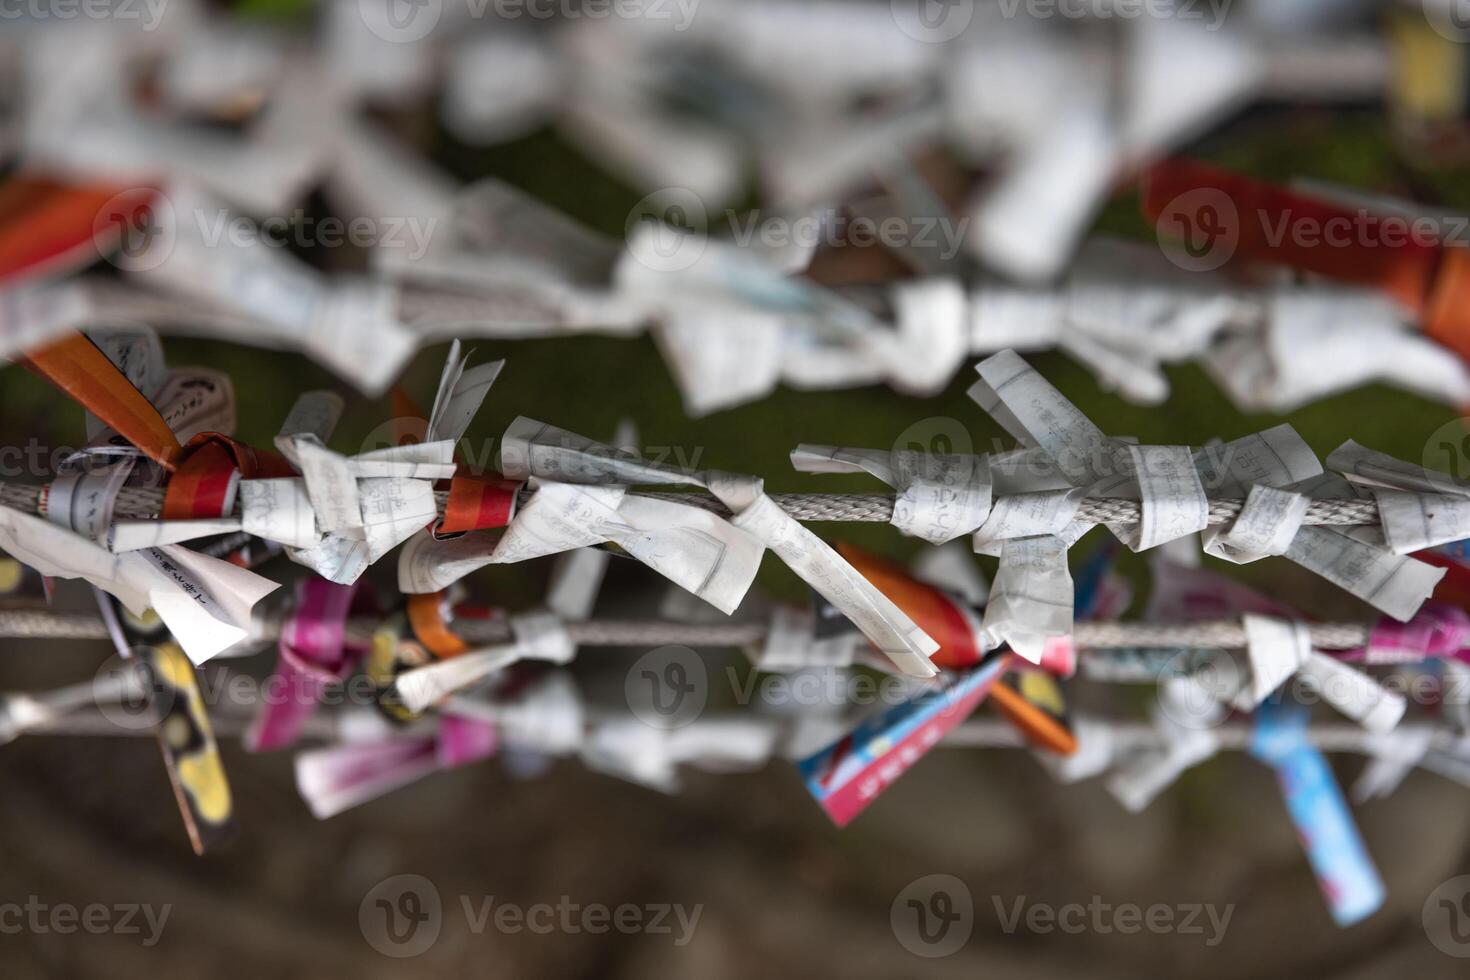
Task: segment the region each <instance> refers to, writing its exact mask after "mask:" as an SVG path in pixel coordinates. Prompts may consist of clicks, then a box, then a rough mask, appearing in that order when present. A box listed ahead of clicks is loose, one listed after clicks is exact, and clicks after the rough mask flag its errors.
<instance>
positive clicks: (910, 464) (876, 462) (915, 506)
mask: <svg viewBox="0 0 1470 980" xmlns="http://www.w3.org/2000/svg"><path fill="white" fill-rule="evenodd" d="M791 465H792V466H794V467H795V468H796V469H798V470H800V471H802V472H803V473H856V472H865V473H869V474H872V475H873V476H875V477H877V478H878V479H879V480H882V481H883V482H884V483H886V484H888V485H889V486H890V487H893V488H894V489H895V490H897V491H898V496H897V498H896V499H895V501H894V505H893V518H892V519H891V520H890V521H889V523H891V524H892V525H893V526H894V527H896V528H898V529H899V530H900V531H902V532H903V533H904V534H908V535H912V536H913V537H918V538H923V539H924V540H925V541H928V542H930V543H931V544H943V543H944V542H946V541H953V540H954V539H955V538H958V537H962V536H964V535H966V534H969V533H971V532H972V531H974V530H975V529H976V528H978V527H979V526H980V525H981V524H983V523H985V518H986V517H987V516H988V515H989V514H990V497H991V486H990V461H989V460H988V459H986V458H985V457H984V456H974V455H968V454H949V455H938V454H931V453H917V452H912V451H909V450H900V451H898V452H892V453H888V452H883V451H881V450H876V449H840V448H838V447H836V446H813V445H807V444H805V443H803V444H802V445H800V446H797V447H796V448H795V449H793V450H792V451H791Z"/></svg>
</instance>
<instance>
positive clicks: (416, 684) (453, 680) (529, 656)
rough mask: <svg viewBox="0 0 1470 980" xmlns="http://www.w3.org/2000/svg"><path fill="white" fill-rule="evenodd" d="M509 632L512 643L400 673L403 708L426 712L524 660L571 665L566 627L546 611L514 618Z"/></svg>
mask: <svg viewBox="0 0 1470 980" xmlns="http://www.w3.org/2000/svg"><path fill="white" fill-rule="evenodd" d="M510 629H511V635H512V636H513V638H514V639H513V640H512V642H510V643H503V644H499V645H497V646H493V647H487V648H485V649H483V650H471V651H469V652H467V653H462V654H459V655H458V656H455V657H451V658H449V659H448V660H442V661H439V662H438V663H433V664H429V665H428V666H425V667H418V668H415V669H413V670H409V671H405V672H404V673H402V674H400V675H399V676H398V678H397V679H396V680H395V681H394V687H395V689H396V690H397V691H398V695H399V697H401V698H402V699H403V704H404V706H405V707H406V708H408V710H409V711H413V712H419V711H423V710H424V709H426V708H428V707H429V706H430V705H432V704H434V703H435V702H436V701H439V700H441V699H442V698H444V697H447V696H448V695H450V694H452V693H454V692H455V691H460V690H463V689H464V688H466V687H469V686H470V685H471V684H475V683H477V682H479V681H481V680H484V679H485V678H486V677H489V676H490V675H491V674H493V673H495V672H496V671H499V670H503V669H505V668H506V667H509V666H510V665H511V664H513V663H516V662H518V661H521V660H542V661H546V662H548V663H554V664H568V663H571V662H572V659H573V658H574V657H575V656H576V654H577V648H576V646H575V645H574V644H573V643H572V639H571V637H570V636H569V635H568V634H567V629H566V626H565V625H564V624H563V623H562V622H561V620H560V619H559V618H558V617H557V616H556V615H554V614H552V613H549V612H546V611H544V610H543V611H540V612H532V613H526V614H522V615H516V616H512V617H511V618H510Z"/></svg>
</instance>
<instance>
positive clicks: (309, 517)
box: [240, 477, 321, 548]
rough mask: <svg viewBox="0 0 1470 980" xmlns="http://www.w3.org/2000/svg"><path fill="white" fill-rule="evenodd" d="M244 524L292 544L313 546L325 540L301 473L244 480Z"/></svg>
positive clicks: (269, 537) (255, 532)
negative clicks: (291, 475)
mask: <svg viewBox="0 0 1470 980" xmlns="http://www.w3.org/2000/svg"><path fill="white" fill-rule="evenodd" d="M240 526H241V529H242V530H244V531H245V532H247V533H249V534H253V535H255V536H257V537H261V538H265V539H267V540H270V541H279V542H281V543H282V544H284V545H286V546H288V547H292V548H312V547H314V546H315V545H316V543H317V542H318V541H320V540H321V532H319V531H318V530H317V526H316V512H315V511H314V510H313V509H312V506H311V498H310V497H309V496H308V495H307V492H306V481H305V480H303V479H301V478H300V477H277V478H273V479H268V480H241V481H240Z"/></svg>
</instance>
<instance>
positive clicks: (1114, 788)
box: [1098, 677, 1225, 813]
mask: <svg viewBox="0 0 1470 980" xmlns="http://www.w3.org/2000/svg"><path fill="white" fill-rule="evenodd" d="M1201 694H1202V692H1201V690H1200V688H1199V687H1198V686H1197V685H1196V684H1195V683H1194V682H1193V681H1192V679H1190V678H1186V677H1173V678H1165V679H1164V680H1163V681H1161V682H1160V683H1159V693H1158V699H1159V700H1158V704H1157V705H1156V706H1155V709H1154V712H1153V726H1154V730H1155V731H1156V732H1158V734H1159V741H1158V743H1157V744H1156V745H1151V746H1148V747H1146V748H1142V749H1138V750H1135V751H1133V752H1130V753H1127V754H1125V755H1124V756H1123V757H1122V759H1121V760H1120V761H1119V762H1118V764H1117V766H1116V768H1115V769H1114V770H1113V773H1112V775H1110V776H1109V777H1108V782H1107V787H1108V792H1110V793H1112V794H1113V796H1114V797H1115V798H1116V799H1117V800H1118V802H1119V803H1121V804H1123V806H1124V807H1125V808H1127V809H1128V811H1129V812H1131V813H1139V812H1141V811H1142V810H1144V809H1146V808H1147V807H1148V805H1149V804H1150V803H1152V802H1153V800H1154V798H1155V797H1157V796H1158V795H1159V794H1160V793H1162V792H1163V791H1164V790H1166V789H1168V788H1169V787H1170V786H1171V785H1173V783H1174V781H1175V780H1176V779H1178V778H1179V777H1180V775H1182V774H1183V773H1184V771H1185V770H1187V769H1190V768H1191V767H1193V766H1196V765H1198V764H1199V763H1201V762H1204V761H1205V760H1206V759H1209V758H1210V757H1211V756H1213V755H1214V754H1215V753H1216V752H1218V751H1219V749H1220V737H1219V736H1218V735H1217V734H1216V733H1215V727H1216V726H1217V725H1219V724H1220V722H1221V721H1223V720H1224V716H1225V711H1224V709H1223V708H1222V707H1221V706H1220V705H1219V704H1218V703H1216V702H1215V701H1214V700H1213V699H1211V698H1209V697H1202V696H1201ZM1107 761H1108V760H1107V759H1100V760H1099V762H1098V765H1099V768H1101V767H1103V766H1105V765H1106V762H1107Z"/></svg>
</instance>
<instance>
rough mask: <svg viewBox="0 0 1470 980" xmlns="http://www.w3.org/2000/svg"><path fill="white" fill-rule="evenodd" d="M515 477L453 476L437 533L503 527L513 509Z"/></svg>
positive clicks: (518, 486) (513, 511) (512, 513)
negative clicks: (511, 478)
mask: <svg viewBox="0 0 1470 980" xmlns="http://www.w3.org/2000/svg"><path fill="white" fill-rule="evenodd" d="M520 488H521V485H520V483H518V482H517V481H515V480H506V479H504V478H500V477H482V476H456V477H455V478H454V480H453V481H452V482H451V483H450V484H449V502H448V503H447V504H445V506H444V520H443V521H442V522H440V524H439V527H438V532H439V533H441V534H455V533H457V532H459V531H477V530H480V529H482V528H487V527H505V526H506V525H507V524H509V523H510V519H511V517H512V516H513V515H514V514H515V509H516V491H517V490H519V489H520Z"/></svg>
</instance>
